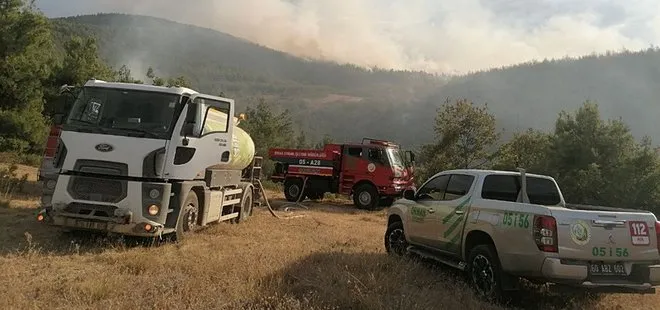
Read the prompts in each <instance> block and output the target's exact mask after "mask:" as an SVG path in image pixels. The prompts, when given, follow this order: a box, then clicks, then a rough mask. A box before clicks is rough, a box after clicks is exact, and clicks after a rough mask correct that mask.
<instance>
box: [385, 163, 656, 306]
mask: <svg viewBox="0 0 660 310" xmlns="http://www.w3.org/2000/svg"><path fill="white" fill-rule="evenodd" d="M659 233H660V222H658V221H657V219H656V217H655V215H654V214H653V213H650V212H647V211H642V210H630V209H614V208H606V207H590V206H571V205H567V204H566V203H565V201H564V197H563V195H562V193H561V191H560V189H559V187H558V186H557V183H556V182H555V180H554V179H553V178H552V177H549V176H543V175H535V174H525V171H524V170H523V169H520V172H513V171H489V170H468V169H466V170H451V171H443V172H440V173H438V174H436V175H434V176H433V177H431V178H429V179H428V180H427V181H426V182H425V183H424V184H423V185H422V186H421V187H420V188H419V189H418V190H417V191H415V190H408V191H405V192H404V198H403V199H400V200H398V201H396V202H395V204H394V205H393V206H391V207H390V208H389V210H388V222H387V230H386V233H385V248H386V250H387V252H388V253H391V254H397V255H408V254H411V253H413V254H417V255H420V256H422V257H426V258H432V259H435V260H437V261H440V262H442V263H444V264H447V265H450V266H453V267H455V268H458V269H461V270H464V271H465V272H466V275H467V278H468V281H469V282H470V284H471V285H472V286H473V287H474V288H475V290H476V292H477V293H478V295H480V296H481V297H485V298H495V299H498V298H500V297H502V293H503V292H505V291H507V290H514V289H516V288H517V283H518V279H519V278H526V279H529V280H531V281H533V282H536V283H538V282H541V283H547V282H550V283H556V284H561V285H569V286H577V287H582V288H589V289H593V290H595V291H599V292H621V293H624V292H636V293H654V292H655V287H654V286H656V285H659V284H660V265H658V264H660V254H659V247H660V238H659V235H658V234H659Z"/></svg>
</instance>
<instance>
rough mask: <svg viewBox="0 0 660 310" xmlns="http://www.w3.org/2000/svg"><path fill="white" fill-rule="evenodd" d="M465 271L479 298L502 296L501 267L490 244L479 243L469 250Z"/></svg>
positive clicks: (490, 298) (487, 298)
mask: <svg viewBox="0 0 660 310" xmlns="http://www.w3.org/2000/svg"><path fill="white" fill-rule="evenodd" d="M466 273H467V277H468V282H469V283H470V284H471V285H472V286H473V288H474V289H475V291H476V293H477V295H478V296H479V297H480V298H482V299H486V300H499V299H500V298H502V268H501V267H500V261H499V259H498V257H497V254H496V251H495V249H494V247H493V246H492V245H489V244H480V245H477V246H475V247H473V248H472V249H471V250H470V254H469V256H468V262H467V268H466Z"/></svg>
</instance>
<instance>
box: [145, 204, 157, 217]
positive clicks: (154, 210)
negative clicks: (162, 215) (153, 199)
mask: <svg viewBox="0 0 660 310" xmlns="http://www.w3.org/2000/svg"><path fill="white" fill-rule="evenodd" d="M159 211H160V208H159V207H158V206H157V205H150V206H149V209H147V212H149V215H151V216H156V215H157V214H158V212H159Z"/></svg>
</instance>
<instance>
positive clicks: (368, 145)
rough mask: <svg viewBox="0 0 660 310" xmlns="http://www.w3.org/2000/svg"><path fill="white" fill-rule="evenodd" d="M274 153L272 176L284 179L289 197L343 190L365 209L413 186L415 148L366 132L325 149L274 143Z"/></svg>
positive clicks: (320, 195) (317, 196) (385, 203)
mask: <svg viewBox="0 0 660 310" xmlns="http://www.w3.org/2000/svg"><path fill="white" fill-rule="evenodd" d="M269 156H270V158H271V159H272V160H273V161H275V172H274V173H273V175H272V176H271V180H273V181H274V182H283V183H284V195H285V197H286V199H287V200H289V201H302V200H304V199H305V198H309V199H320V198H323V196H324V194H325V193H339V194H343V195H349V196H352V197H353V203H354V204H355V205H356V206H357V207H358V208H360V209H375V208H376V207H378V206H389V205H391V204H392V203H393V202H394V199H396V198H397V197H400V196H401V194H402V193H403V191H404V190H405V189H407V188H410V187H412V186H413V174H414V173H413V164H414V161H415V155H414V153H412V152H410V151H406V152H403V151H402V150H401V148H400V147H399V146H398V145H397V144H395V143H392V142H389V141H384V140H377V139H371V138H364V139H362V143H348V144H326V145H325V147H324V148H323V149H322V150H302V149H281V148H273V149H270V150H269ZM301 195H302V197H301Z"/></svg>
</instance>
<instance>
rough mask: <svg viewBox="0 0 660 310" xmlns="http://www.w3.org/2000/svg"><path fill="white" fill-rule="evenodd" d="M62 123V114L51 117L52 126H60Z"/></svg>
mask: <svg viewBox="0 0 660 310" xmlns="http://www.w3.org/2000/svg"><path fill="white" fill-rule="evenodd" d="M62 123H64V114H62V113H57V114H55V115H53V124H55V125H62Z"/></svg>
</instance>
